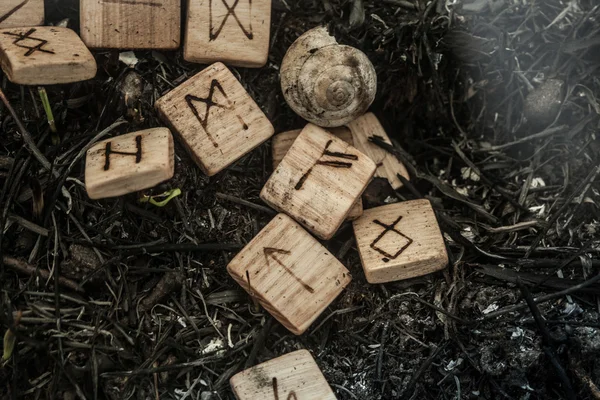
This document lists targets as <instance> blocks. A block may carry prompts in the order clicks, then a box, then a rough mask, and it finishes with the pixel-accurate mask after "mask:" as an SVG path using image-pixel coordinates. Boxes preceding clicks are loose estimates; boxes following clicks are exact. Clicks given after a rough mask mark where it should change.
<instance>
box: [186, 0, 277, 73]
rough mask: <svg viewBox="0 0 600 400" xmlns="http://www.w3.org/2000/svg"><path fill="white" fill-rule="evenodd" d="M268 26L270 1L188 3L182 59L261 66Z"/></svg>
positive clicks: (204, 0)
mask: <svg viewBox="0 0 600 400" xmlns="http://www.w3.org/2000/svg"><path fill="white" fill-rule="evenodd" d="M270 26H271V0H197V1H189V2H188V12H187V23H186V27H185V39H184V49H183V57H184V58H185V59H186V60H187V61H191V62H197V63H201V64H208V63H212V62H216V61H221V62H224V63H225V64H227V65H232V66H236V67H262V66H264V65H265V64H266V63H267V58H268V56H269V42H270V37H269V36H270Z"/></svg>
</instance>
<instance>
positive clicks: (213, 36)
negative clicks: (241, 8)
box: [208, 0, 254, 42]
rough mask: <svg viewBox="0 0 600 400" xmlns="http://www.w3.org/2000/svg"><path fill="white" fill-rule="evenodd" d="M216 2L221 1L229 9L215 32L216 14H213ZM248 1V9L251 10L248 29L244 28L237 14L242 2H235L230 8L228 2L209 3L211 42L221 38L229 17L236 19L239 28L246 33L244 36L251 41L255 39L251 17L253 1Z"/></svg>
mask: <svg viewBox="0 0 600 400" xmlns="http://www.w3.org/2000/svg"><path fill="white" fill-rule="evenodd" d="M216 1H221V3H223V5H224V6H225V8H226V9H227V13H226V14H225V16H224V17H223V19H222V20H221V24H220V25H219V27H218V28H217V29H216V30H215V25H216V24H215V21H214V17H215V14H214V12H213V2H216ZM247 1H248V7H249V9H250V10H249V13H248V20H249V23H248V28H246V27H245V26H244V24H243V23H242V21H240V18H239V16H238V15H237V14H236V12H235V9H236V7H237V6H238V4H239V3H240V0H235V2H234V3H233V5H232V6H229V4H227V0H209V2H208V13H209V19H210V32H209V40H210V41H211V42H212V41H213V40H216V39H217V38H218V37H219V35H220V34H221V31H222V30H223V28H224V27H225V24H226V23H227V20H228V19H229V17H233V18H234V19H235V21H236V22H237V24H238V26H239V27H240V29H241V30H242V32H244V35H246V37H247V38H248V39H250V40H252V39H254V35H253V33H252V21H251V20H250V16H251V15H252V0H247Z"/></svg>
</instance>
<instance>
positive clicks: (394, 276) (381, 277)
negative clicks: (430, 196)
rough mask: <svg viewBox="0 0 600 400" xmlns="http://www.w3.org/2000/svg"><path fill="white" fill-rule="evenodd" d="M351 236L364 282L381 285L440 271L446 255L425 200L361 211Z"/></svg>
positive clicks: (431, 210) (445, 262) (438, 231)
mask: <svg viewBox="0 0 600 400" xmlns="http://www.w3.org/2000/svg"><path fill="white" fill-rule="evenodd" d="M354 234H355V236H356V243H357V245H358V252H359V253H360V260H361V262H362V266H363V269H364V271H365V275H366V277H367V281H369V282H370V283H384V282H392V281H398V280H402V279H409V278H414V277H417V276H421V275H426V274H430V273H432V272H435V271H439V270H441V269H444V268H445V267H446V265H447V264H448V254H447V253H446V246H445V245H444V239H443V237H442V233H441V232H440V228H439V226H438V223H437V220H436V218H435V213H434V212H433V208H431V203H429V200H413V201H405V202H402V203H396V204H389V205H386V206H382V207H377V208H372V209H370V210H365V212H364V214H363V215H362V217H360V218H359V219H357V220H356V221H354Z"/></svg>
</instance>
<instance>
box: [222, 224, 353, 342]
mask: <svg viewBox="0 0 600 400" xmlns="http://www.w3.org/2000/svg"><path fill="white" fill-rule="evenodd" d="M227 271H229V274H230V275H231V276H232V277H233V279H235V280H236V281H237V282H238V283H239V284H240V285H241V286H242V287H243V288H244V290H245V291H247V292H248V293H249V294H250V295H251V296H253V297H254V298H256V299H257V300H258V301H259V302H260V304H261V305H262V306H263V307H264V308H265V309H266V310H267V311H268V312H269V313H270V314H271V315H272V316H273V317H275V319H277V321H279V322H281V324H283V325H284V326H285V327H286V328H287V329H289V330H290V331H291V332H292V333H294V334H296V335H301V334H302V333H303V332H304V331H306V330H307V329H308V327H309V326H310V324H312V323H313V321H314V320H315V319H317V317H318V316H319V315H320V314H321V313H322V312H323V310H325V308H327V306H329V304H330V303H331V302H332V301H333V300H334V299H335V298H336V297H337V296H338V295H339V294H340V293H341V291H342V290H343V289H344V288H345V287H346V285H348V283H350V280H351V279H352V277H351V276H350V273H349V272H348V270H347V269H346V267H344V266H343V265H342V263H340V262H339V261H338V260H337V259H336V258H335V257H334V256H333V255H331V253H329V251H328V250H327V249H326V248H325V247H323V246H322V245H321V244H320V243H319V242H318V241H317V240H316V239H315V238H313V237H312V236H311V235H310V234H309V233H308V232H306V231H305V230H304V228H302V227H301V226H300V225H298V224H297V223H296V222H295V221H294V220H292V219H291V218H290V217H288V216H287V215H285V214H278V215H277V216H275V218H273V220H271V222H269V223H268V224H267V226H265V227H264V228H263V230H261V231H260V232H259V234H258V235H257V236H256V237H255V238H254V239H252V241H251V242H250V243H248V245H246V247H244V249H243V250H242V251H241V252H240V253H239V254H238V255H237V256H236V257H235V258H234V259H233V260H231V262H230V263H229V265H228V266H227Z"/></svg>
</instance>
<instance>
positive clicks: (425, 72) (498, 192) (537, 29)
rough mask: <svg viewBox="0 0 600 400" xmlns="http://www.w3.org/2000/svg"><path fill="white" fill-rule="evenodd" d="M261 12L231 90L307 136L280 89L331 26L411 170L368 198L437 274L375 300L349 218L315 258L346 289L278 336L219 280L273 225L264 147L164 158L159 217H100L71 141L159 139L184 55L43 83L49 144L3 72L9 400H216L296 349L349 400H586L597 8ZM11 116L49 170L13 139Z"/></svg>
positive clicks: (103, 55)
mask: <svg viewBox="0 0 600 400" xmlns="http://www.w3.org/2000/svg"><path fill="white" fill-rule="evenodd" d="M46 6H47V21H49V22H51V23H59V22H60V21H61V20H62V19H63V18H67V17H68V18H70V20H69V26H71V27H73V28H75V29H77V21H78V11H77V2H74V1H72V0H69V1H62V0H61V1H59V0H50V1H47V5H46ZM273 7H274V15H273V20H272V37H271V51H270V56H269V63H268V65H267V66H266V67H265V68H262V69H258V70H251V69H235V70H234V71H235V73H236V75H237V76H238V77H239V79H240V80H241V82H242V83H243V85H244V86H245V87H246V89H247V90H248V92H249V93H250V95H251V96H252V97H253V98H254V99H255V100H256V102H257V103H258V104H259V105H260V106H261V107H262V108H263V110H264V112H265V113H266V114H267V116H268V117H269V118H270V119H271V121H272V122H273V124H274V125H275V128H276V131H277V132H281V131H284V130H288V129H295V128H299V127H301V126H302V121H301V120H300V119H299V118H298V117H297V116H295V115H294V114H293V112H292V111H291V110H290V109H289V108H288V107H287V105H286V104H285V102H284V100H283V97H282V95H281V93H280V87H279V81H278V66H279V65H280V63H281V60H282V58H283V55H284V54H285V51H286V50H287V48H288V47H289V45H290V44H291V43H292V42H293V41H294V40H295V39H296V38H297V37H298V36H299V35H300V34H301V33H303V32H304V31H306V30H307V29H308V28H311V27H313V26H316V25H317V24H328V25H330V26H331V27H332V29H333V32H334V33H335V35H336V37H337V38H338V39H339V41H340V42H342V43H345V44H349V45H353V46H356V47H358V48H360V49H362V50H363V51H365V52H366V53H367V54H368V56H369V57H370V59H371V60H372V62H373V63H374V65H375V67H376V69H377V73H378V78H379V91H378V95H377V100H376V102H375V104H374V105H373V107H372V110H373V111H374V112H375V113H376V114H377V115H378V116H379V117H380V119H381V120H382V122H383V123H384V125H385V127H386V128H387V131H388V133H389V134H390V136H391V137H392V138H393V140H394V141H395V147H394V149H390V150H391V151H393V152H394V153H395V154H396V155H397V156H398V157H399V158H400V159H401V160H402V161H404V162H405V164H406V165H407V167H408V168H409V170H410V172H411V184H409V185H406V187H405V188H403V189H402V190H401V191H399V192H398V193H395V192H393V191H392V190H391V189H390V188H388V187H386V185H384V184H381V183H380V182H379V183H378V182H375V183H374V184H372V185H371V186H370V187H369V189H368V191H367V193H366V194H365V204H366V206H368V207H372V206H377V205H381V204H384V203H385V202H389V201H390V200H391V199H394V198H395V199H399V200H404V199H414V198H418V197H426V198H428V199H430V200H431V201H432V203H433V204H434V208H435V209H436V213H437V216H438V220H439V222H440V225H441V227H442V230H443V231H444V233H445V237H446V240H447V247H448V250H449V253H450V258H451V265H450V266H449V268H448V269H447V271H445V272H444V273H439V274H435V275H431V276H426V277H423V278H420V279H415V280H413V281H410V282H397V283H392V284H386V285H369V284H367V283H366V281H365V280H364V275H363V273H362V269H361V266H360V261H359V258H358V254H357V252H356V248H355V246H354V240H353V237H352V229H351V227H350V226H349V225H345V226H343V227H342V229H341V230H340V232H339V233H338V234H337V235H336V236H335V238H334V239H333V240H331V241H329V242H328V243H326V246H327V247H328V248H329V249H330V250H331V251H332V252H333V253H334V254H336V255H337V256H338V257H339V258H340V259H341V260H342V262H343V263H344V264H345V265H346V266H347V267H348V268H349V269H350V270H351V272H352V274H353V276H354V280H353V282H352V283H351V284H350V286H349V287H348V288H347V289H346V290H345V291H344V292H343V294H342V295H341V296H340V297H339V298H338V299H337V300H336V301H335V302H334V303H333V304H332V306H331V307H330V308H329V309H328V310H327V311H326V312H325V313H324V315H323V316H322V317H321V318H320V319H319V320H317V322H316V323H315V324H314V325H313V327H312V328H311V329H310V331H309V332H308V333H307V334H305V335H303V336H301V337H295V336H293V335H291V334H290V333H289V332H287V331H286V330H285V329H284V328H282V327H281V326H280V325H279V324H278V323H277V322H274V321H273V320H272V318H271V317H270V316H269V315H268V314H267V313H265V312H264V311H263V310H262V309H260V308H257V307H256V306H255V305H254V304H253V303H252V301H251V299H250V298H249V296H247V295H246V293H245V292H243V291H242V290H241V289H240V288H239V287H238V286H237V285H236V284H235V282H234V281H233V280H232V279H231V278H230V277H229V276H228V275H227V273H226V269H225V267H226V265H227V263H228V261H229V260H230V259H231V257H232V256H233V255H234V254H235V253H236V251H237V249H239V248H241V247H243V245H244V243H247V242H248V241H249V240H250V239H251V238H252V237H253V236H254V235H256V233H257V232H258V231H259V230H260V228H261V227H262V226H264V225H265V224H266V222H267V221H268V220H269V219H270V217H271V216H272V215H273V211H272V210H270V209H269V208H267V207H265V206H264V205H262V204H261V201H260V199H259V197H258V193H259V191H260V189H261V187H262V185H263V184H264V182H265V181H266V179H267V177H268V176H269V174H270V172H271V171H270V165H271V162H270V147H269V145H268V144H265V145H263V146H261V147H260V148H259V149H257V150H255V151H253V152H252V153H251V154H249V155H248V156H246V157H245V158H243V159H242V160H241V161H239V162H238V163H236V165H235V166H233V167H231V168H229V169H227V170H226V171H225V172H223V173H220V174H219V175H217V176H215V177H212V178H210V179H209V178H207V177H206V176H204V175H203V174H202V173H201V172H200V171H199V169H198V168H196V167H195V166H194V163H193V162H192V160H191V159H190V158H189V157H188V156H187V154H186V153H185V151H184V149H183V148H181V147H180V146H179V145H176V146H177V147H176V173H175V178H174V179H173V180H171V181H169V182H168V183H166V184H164V185H161V186H160V187H158V188H156V189H154V190H153V191H150V192H147V193H146V194H158V193H162V192H164V191H165V190H169V189H173V188H179V189H181V191H182V195H181V196H180V197H176V198H175V199H173V200H171V202H169V203H168V205H166V206H164V207H156V206H153V205H150V204H147V203H140V202H139V201H138V198H139V196H138V195H129V196H124V197H121V198H118V199H114V200H104V201H97V202H96V201H90V200H89V198H88V197H87V195H86V193H85V189H84V187H83V185H82V183H81V181H82V180H83V167H84V157H82V155H83V153H82V149H84V147H85V146H86V145H87V144H88V143H90V141H91V140H93V139H94V138H95V137H97V135H98V134H99V133H100V132H104V135H103V137H109V136H112V135H117V134H120V133H125V132H130V131H134V130H139V129H144V128H150V127H155V126H161V125H162V124H161V122H160V121H159V120H158V118H157V115H156V113H155V111H154V108H153V105H154V101H155V100H156V99H157V98H158V97H160V96H161V95H162V94H164V93H165V92H167V91H168V90H170V89H171V88H173V87H174V86H176V85H177V84H178V83H180V82H182V81H184V80H185V79H187V78H188V77H190V76H192V75H193V74H194V73H196V72H197V71H199V70H201V69H202V68H203V66H201V65H194V64H189V63H186V62H184V61H183V59H182V57H181V52H174V53H164V52H136V55H137V57H138V59H139V62H138V63H137V65H136V66H135V69H134V70H135V74H132V73H131V69H129V68H128V67H127V66H125V65H124V64H123V63H122V62H120V61H119V53H118V52H108V51H106V52H102V51H100V52H95V55H96V57H97V61H98V64H99V73H98V76H97V78H96V79H94V80H92V81H89V82H85V83H79V84H73V85H65V86H60V87H48V88H46V89H47V91H48V95H49V98H50V102H51V104H52V107H53V110H54V115H55V117H56V123H57V126H58V133H59V135H58V136H59V139H60V140H57V137H54V135H53V134H51V132H50V130H49V128H48V124H47V122H46V118H45V114H44V111H43V109H42V107H41V104H40V101H39V97H38V94H37V89H36V88H27V87H20V86H16V85H13V84H11V83H9V82H8V81H7V80H6V79H5V78H4V79H3V80H2V90H3V91H4V92H5V93H6V95H7V97H8V99H9V101H10V103H11V104H12V105H13V107H14V108H15V109H16V114H17V116H18V120H15V119H14V118H13V117H12V116H11V114H10V113H9V112H8V110H7V108H6V107H2V108H0V123H1V130H0V134H1V137H2V147H1V150H0V184H1V185H2V193H1V195H0V200H1V203H0V204H1V208H0V209H1V210H2V211H1V212H2V214H1V222H2V224H1V226H2V227H5V229H3V230H2V231H1V232H0V240H1V245H0V249H1V252H2V263H1V265H2V269H1V270H0V274H1V275H0V276H1V280H0V282H1V285H2V292H1V295H0V302H1V304H2V313H1V314H0V326H1V330H2V334H4V333H5V332H6V331H7V330H10V331H11V332H13V333H14V334H15V335H16V338H17V340H16V343H17V345H16V346H15V348H14V351H13V353H12V358H11V359H10V360H9V361H8V362H7V363H6V365H5V366H4V367H3V368H2V369H0V381H1V382H3V384H2V385H0V397H1V398H6V399H17V398H27V399H72V398H77V397H79V398H86V399H111V400H112V399H125V398H132V399H147V398H148V399H159V398H160V399H183V398H189V399H192V398H193V399H204V400H208V399H229V398H232V394H231V393H230V390H229V387H228V379H229V378H230V377H231V376H232V375H233V374H235V373H236V372H238V371H240V370H242V369H243V368H245V367H249V366H252V365H255V364H256V363H259V362H261V361H265V360H267V359H270V358H273V357H275V356H278V355H281V354H283V353H286V352H289V351H291V350H295V349H298V348H307V349H310V350H311V351H312V353H313V354H314V356H315V358H316V360H317V362H318V364H319V365H320V367H321V368H322V370H323V372H324V374H325V376H326V378H327V379H328V381H329V382H330V384H331V386H332V387H333V389H334V390H335V392H336V394H337V396H338V398H340V399H394V398H407V399H408V398H414V399H425V398H427V399H429V398H431V399H449V398H486V399H496V398H507V399H527V398H529V399H563V398H584V399H585V398H590V399H591V398H600V392H599V389H598V387H597V386H596V385H597V384H598V382H600V362H599V361H598V355H599V351H600V329H599V328H600V316H599V312H600V300H599V299H600V297H599V296H598V294H599V293H600V278H599V277H600V275H599V273H600V271H599V267H600V264H599V263H598V261H597V260H596V258H597V256H598V252H599V250H598V244H599V241H600V239H599V234H598V230H599V229H600V225H599V223H598V221H599V220H600V215H599V208H598V202H599V201H600V195H599V193H598V189H599V188H598V182H597V181H598V173H599V172H600V161H599V160H600V158H599V157H598V152H599V150H600V146H599V145H598V141H597V138H596V136H595V135H597V131H598V126H599V119H598V114H599V113H600V103H599V101H598V99H597V98H596V96H597V95H598V94H599V93H600V80H599V75H598V68H599V67H600V56H599V54H600V51H599V50H600V22H599V18H600V6H599V5H597V4H596V2H595V1H594V0H572V1H568V2H563V1H559V0H544V1H542V0H537V1H536V0H523V1H516V0H504V1H503V0H476V1H474V2H472V1H471V2H467V1H460V0H459V1H457V2H450V1H443V0H433V1H430V2H425V1H421V0H410V1H405V0H379V1H367V0H365V1H362V0H353V1H337V0H322V1H317V0H314V1H308V0H306V1H304V0H302V1H290V0H286V1H284V0H274V1H273ZM553 79H554V80H556V81H552V80H553ZM545 82H546V83H545ZM547 82H551V83H550V84H548V83H547ZM552 82H555V83H554V84H553V83H552ZM556 82H558V83H556ZM561 82H562V83H561ZM540 87H542V88H543V89H538V88H540ZM535 89H538V94H537V95H534V96H533V97H530V98H529V99H527V96H528V94H529V93H531V92H532V91H534V90H535ZM540 90H541V92H540ZM20 122H22V123H23V124H24V126H25V127H26V128H27V129H28V130H29V132H30V133H31V136H32V137H33V139H34V141H35V142H36V143H37V146H38V147H39V149H40V150H41V152H42V153H43V154H44V155H45V156H46V157H47V158H48V159H49V160H51V161H53V163H54V164H53V171H55V173H50V172H48V171H47V170H45V169H44V168H43V167H42V166H41V164H39V163H38V161H37V160H36V158H35V157H33V156H32V155H31V154H30V153H29V151H27V149H26V148H25V147H24V146H23V136H22V134H21V130H20V128H19V126H18V123H20ZM48 271H53V276H59V277H61V279H60V280H58V282H55V281H54V279H49V278H48V275H49V274H48ZM533 298H537V299H542V300H545V301H543V302H539V303H536V301H534V300H533ZM58 317H60V323H59V322H57V320H58Z"/></svg>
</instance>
